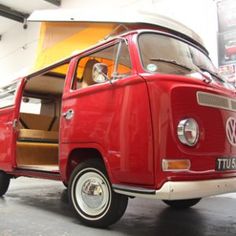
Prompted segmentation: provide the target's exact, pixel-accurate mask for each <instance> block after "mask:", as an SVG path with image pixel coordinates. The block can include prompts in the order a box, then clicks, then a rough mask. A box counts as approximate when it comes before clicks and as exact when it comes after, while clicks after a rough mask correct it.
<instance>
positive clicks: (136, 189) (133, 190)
mask: <svg viewBox="0 0 236 236" xmlns="http://www.w3.org/2000/svg"><path fill="white" fill-rule="evenodd" d="M112 187H113V190H114V191H115V192H118V191H122V192H127V193H133V194H151V195H152V194H155V189H145V188H139V187H133V186H127V185H121V184H113V185H112Z"/></svg>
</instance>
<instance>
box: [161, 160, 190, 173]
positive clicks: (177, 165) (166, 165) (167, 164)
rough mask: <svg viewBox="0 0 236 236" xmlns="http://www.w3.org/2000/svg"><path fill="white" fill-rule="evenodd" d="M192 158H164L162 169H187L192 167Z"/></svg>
mask: <svg viewBox="0 0 236 236" xmlns="http://www.w3.org/2000/svg"><path fill="white" fill-rule="evenodd" d="M190 166H191V163H190V160H187V159H181V160H167V159H163V160H162V170H163V171H187V170H189V169H190Z"/></svg>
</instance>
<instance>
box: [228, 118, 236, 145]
mask: <svg viewBox="0 0 236 236" xmlns="http://www.w3.org/2000/svg"><path fill="white" fill-rule="evenodd" d="M226 136H227V138H228V141H229V143H230V144H231V145H233V146H236V119H235V118H233V117H229V119H228V120H227V122H226Z"/></svg>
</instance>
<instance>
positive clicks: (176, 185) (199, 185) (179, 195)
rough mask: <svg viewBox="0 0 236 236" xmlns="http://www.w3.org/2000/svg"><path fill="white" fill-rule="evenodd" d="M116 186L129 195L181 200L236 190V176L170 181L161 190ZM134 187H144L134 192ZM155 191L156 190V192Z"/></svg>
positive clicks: (120, 191)
mask: <svg viewBox="0 0 236 236" xmlns="http://www.w3.org/2000/svg"><path fill="white" fill-rule="evenodd" d="M113 186H114V185H113ZM116 186H119V185H115V186H114V187H115V188H113V190H114V191H115V192H116V193H119V194H124V195H127V196H133V197H142V198H149V199H161V200H181V199H192V198H202V197H209V196H213V195H219V194H223V193H232V192H236V178H226V179H214V180H200V181H176V182H174V181H168V182H166V183H165V184H164V185H163V186H162V187H161V188H160V189H159V190H150V189H144V188H136V187H130V186H123V185H122V188H116ZM134 188H135V189H142V191H141V192H134V191H133V189H134ZM146 191H147V192H146ZM149 191H150V192H149ZM153 191H154V192H155V193H154V194H153ZM145 192H146V193H145Z"/></svg>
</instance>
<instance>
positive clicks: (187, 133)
mask: <svg viewBox="0 0 236 236" xmlns="http://www.w3.org/2000/svg"><path fill="white" fill-rule="evenodd" d="M177 135H178V138H179V140H180V142H181V143H183V144H185V145H188V146H194V145H195V144H196V143H197V141H198V138H199V127H198V124H197V122H196V121H195V120H194V119H192V118H190V119H185V120H181V121H180V122H179V124H178V127H177Z"/></svg>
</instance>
